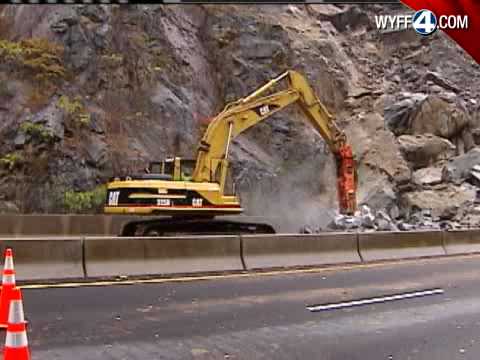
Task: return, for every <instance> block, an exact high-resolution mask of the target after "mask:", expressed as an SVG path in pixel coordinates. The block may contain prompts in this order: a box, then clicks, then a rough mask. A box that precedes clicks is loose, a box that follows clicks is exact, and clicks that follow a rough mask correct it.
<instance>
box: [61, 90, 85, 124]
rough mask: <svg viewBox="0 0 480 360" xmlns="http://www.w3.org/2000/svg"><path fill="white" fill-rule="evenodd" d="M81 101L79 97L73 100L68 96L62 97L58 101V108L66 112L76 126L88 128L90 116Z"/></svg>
mask: <svg viewBox="0 0 480 360" xmlns="http://www.w3.org/2000/svg"><path fill="white" fill-rule="evenodd" d="M80 100H81V98H80V97H79V96H77V97H75V98H74V99H73V100H72V99H70V98H69V97H68V96H67V95H62V96H61V97H60V99H58V103H57V106H58V107H59V108H60V109H62V110H64V111H65V113H66V114H67V116H68V117H69V119H70V120H72V121H73V122H74V123H75V124H80V125H85V126H86V125H89V124H90V114H88V113H87V112H86V111H85V107H84V106H83V104H82V103H81V101H80Z"/></svg>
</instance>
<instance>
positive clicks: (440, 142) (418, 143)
mask: <svg viewBox="0 0 480 360" xmlns="http://www.w3.org/2000/svg"><path fill="white" fill-rule="evenodd" d="M398 143H399V145H400V151H401V152H402V154H403V156H404V157H405V159H406V160H407V161H409V162H410V163H411V165H412V167H413V168H414V169H418V168H422V167H426V166H430V165H432V164H434V163H435V162H437V161H439V160H445V159H448V158H449V157H451V156H453V155H454V151H455V146H454V145H453V144H452V143H451V142H450V141H448V140H446V139H442V138H440V137H438V136H435V135H432V134H423V135H402V136H399V137H398Z"/></svg>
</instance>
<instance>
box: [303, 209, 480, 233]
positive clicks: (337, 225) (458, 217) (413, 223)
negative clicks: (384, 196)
mask: <svg viewBox="0 0 480 360" xmlns="http://www.w3.org/2000/svg"><path fill="white" fill-rule="evenodd" d="M451 211H452V214H451V216H449V217H448V219H447V218H445V217H442V216H434V215H433V214H432V210H431V209H418V210H417V211H415V212H413V213H412V214H410V215H409V216H408V217H405V218H396V219H392V218H391V216H390V215H388V213H387V212H386V211H384V210H379V211H372V209H370V207H368V206H367V205H362V206H361V207H360V210H359V211H358V212H357V213H356V214H355V215H354V216H347V215H341V214H337V215H336V216H335V218H334V219H333V220H332V222H331V223H330V224H329V225H328V226H327V227H326V228H325V229H322V228H319V227H318V228H315V229H313V228H312V227H310V226H305V227H304V228H302V229H301V230H300V232H301V233H303V234H315V233H320V232H324V231H365V232H369V231H413V230H454V229H465V228H478V227H480V202H478V201H475V202H466V203H465V204H463V205H462V206H461V207H456V208H455V209H453V208H452V210H451Z"/></svg>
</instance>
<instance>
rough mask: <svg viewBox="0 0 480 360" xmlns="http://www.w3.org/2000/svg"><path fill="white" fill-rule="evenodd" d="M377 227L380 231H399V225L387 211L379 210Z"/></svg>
mask: <svg viewBox="0 0 480 360" xmlns="http://www.w3.org/2000/svg"><path fill="white" fill-rule="evenodd" d="M375 227H376V228H377V230H378V231H398V228H397V226H396V225H395V223H394V222H393V221H392V219H391V218H390V216H388V214H387V213H386V212H385V211H378V212H377V214H376V215H375Z"/></svg>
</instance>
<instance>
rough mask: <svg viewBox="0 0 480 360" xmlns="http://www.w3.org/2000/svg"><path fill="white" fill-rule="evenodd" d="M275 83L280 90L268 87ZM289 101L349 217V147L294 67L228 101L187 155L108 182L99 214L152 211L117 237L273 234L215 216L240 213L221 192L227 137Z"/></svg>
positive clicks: (352, 200)
mask: <svg viewBox="0 0 480 360" xmlns="http://www.w3.org/2000/svg"><path fill="white" fill-rule="evenodd" d="M281 83H285V84H286V87H284V88H282V89H279V90H276V91H274V90H275V89H277V86H279V84H281ZM294 103H296V104H298V105H299V107H300V109H301V110H302V112H303V114H304V115H305V118H306V119H307V120H308V122H309V123H310V124H311V125H312V126H313V128H314V129H315V130H316V131H317V132H318V133H319V134H320V135H321V136H322V138H323V139H324V140H325V141H326V143H327V145H328V146H329V148H330V150H331V151H332V153H333V154H334V155H335V158H336V162H337V190H338V198H339V208H340V212H341V213H343V214H349V215H351V214H353V213H354V211H355V209H356V169H355V160H354V156H353V152H352V148H351V146H350V145H349V144H348V143H347V139H346V135H345V133H344V132H343V131H341V130H340V129H339V128H338V127H337V125H336V124H335V121H334V118H333V116H332V115H331V114H330V113H329V112H328V111H327V109H326V108H325V106H324V105H323V104H322V103H321V101H320V100H319V99H318V98H317V96H316V95H315V93H314V91H313V90H312V88H311V87H310V85H309V84H308V82H307V80H306V79H305V78H304V77H303V76H302V75H301V74H300V73H298V72H296V71H286V72H284V73H283V74H281V75H279V76H278V77H276V78H274V79H272V80H270V81H269V82H268V83H266V84H265V85H263V86H262V87H260V88H258V89H257V90H255V91H254V92H253V93H251V94H250V95H248V96H247V97H244V98H242V99H239V100H237V101H235V102H232V103H230V104H228V105H227V106H226V107H225V108H224V109H223V111H222V112H220V113H219V114H218V115H217V116H215V117H214V118H213V119H212V120H211V122H210V123H209V125H208V128H207V129H206V131H205V133H204V134H203V138H202V140H201V142H200V146H199V147H198V152H197V157H196V159H195V160H191V159H182V158H179V157H174V158H170V159H166V160H164V161H160V162H152V163H150V165H149V166H148V168H147V169H146V171H145V174H139V175H133V176H125V177H116V178H114V179H111V180H110V182H109V183H108V186H107V188H108V193H107V198H106V204H105V207H104V212H105V213H106V214H128V215H149V216H154V217H153V218H143V217H142V218H140V220H134V221H131V222H129V223H128V224H127V225H126V226H124V228H123V230H122V234H121V235H123V236H136V235H139V236H165V235H170V234H178V233H184V234H199V233H200V234H238V233H274V232H275V230H274V229H273V227H272V226H271V225H269V224H267V223H248V222H242V221H227V220H220V219H216V218H215V216H218V215H237V214H240V213H241V212H242V211H243V209H242V207H241V205H240V201H239V198H238V197H237V196H236V195H235V194H234V192H233V193H230V194H226V192H227V191H226V184H227V178H228V177H227V171H228V166H229V160H228V155H229V148H230V145H231V142H232V140H233V139H235V138H236V137H237V136H239V135H240V134H241V133H243V132H244V131H245V130H247V129H248V128H250V127H252V126H254V125H256V124H258V123H260V122H261V121H263V120H265V119H267V118H268V117H270V116H272V115H273V114H275V113H277V112H279V111H281V110H283V109H285V108H286V107H287V106H289V105H290V104H294ZM158 215H167V216H163V217H159V216H158Z"/></svg>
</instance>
